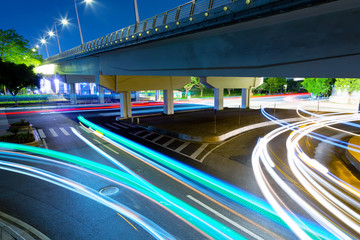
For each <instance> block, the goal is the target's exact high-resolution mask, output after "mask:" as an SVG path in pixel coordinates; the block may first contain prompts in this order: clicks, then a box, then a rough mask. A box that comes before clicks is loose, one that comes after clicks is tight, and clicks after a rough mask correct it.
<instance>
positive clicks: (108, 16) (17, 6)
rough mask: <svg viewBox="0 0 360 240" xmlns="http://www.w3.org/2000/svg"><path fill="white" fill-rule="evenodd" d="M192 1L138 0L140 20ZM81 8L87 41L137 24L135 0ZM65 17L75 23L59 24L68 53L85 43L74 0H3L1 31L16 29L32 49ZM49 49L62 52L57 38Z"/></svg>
mask: <svg viewBox="0 0 360 240" xmlns="http://www.w3.org/2000/svg"><path fill="white" fill-rule="evenodd" d="M189 1H190V0H138V7H139V16H140V21H142V20H145V19H146V18H149V17H152V16H155V15H157V14H159V13H162V12H165V11H167V10H170V9H172V8H174V7H177V6H179V5H181V4H184V3H187V2H189ZM77 6H78V11H79V17H80V23H81V28H82V33H83V37H84V42H88V41H91V40H94V39H96V38H98V37H101V36H104V35H106V34H108V33H111V32H114V31H116V30H118V29H121V28H123V27H127V26H129V25H132V24H134V22H135V14H134V7H133V0H95V4H92V5H91V6H90V5H85V3H84V2H83V1H82V0H77ZM62 17H67V19H69V20H70V23H71V24H69V25H68V26H66V27H62V26H61V25H57V26H58V31H59V38H60V45H61V49H62V51H66V50H68V49H71V48H73V47H76V46H79V45H80V44H81V41H80V35H79V30H78V25H77V19H76V14H75V7H74V0H0V29H2V30H6V29H10V28H13V29H15V30H16V31H17V33H19V34H20V35H22V36H24V37H25V38H26V39H27V40H29V42H30V44H31V46H32V47H33V46H35V45H36V44H37V43H39V41H40V39H41V38H42V37H43V36H45V35H46V34H47V31H48V30H49V29H54V23H55V22H56V21H59V19H60V18H62ZM47 46H48V50H49V55H50V56H52V55H55V54H58V53H59V49H58V45H57V40H56V37H55V36H54V37H53V38H51V39H49V40H48V43H47ZM40 54H42V55H43V57H44V58H46V57H47V56H46V51H45V47H41V48H40Z"/></svg>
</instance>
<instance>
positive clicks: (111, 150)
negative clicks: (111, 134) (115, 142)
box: [104, 145, 119, 154]
mask: <svg viewBox="0 0 360 240" xmlns="http://www.w3.org/2000/svg"><path fill="white" fill-rule="evenodd" d="M104 147H106V148H107V149H109V150H110V151H112V152H113V153H116V154H119V152H117V151H115V150H114V149H112V148H111V147H109V146H108V145H104Z"/></svg>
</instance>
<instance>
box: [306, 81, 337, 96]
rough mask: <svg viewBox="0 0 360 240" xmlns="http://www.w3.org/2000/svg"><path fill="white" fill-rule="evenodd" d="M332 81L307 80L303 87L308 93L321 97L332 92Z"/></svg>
mask: <svg viewBox="0 0 360 240" xmlns="http://www.w3.org/2000/svg"><path fill="white" fill-rule="evenodd" d="M331 81H332V79H331V78H305V79H304V82H303V83H302V85H303V86H304V88H305V89H306V90H307V91H308V92H310V93H312V94H314V95H315V96H319V95H321V94H327V93H329V92H330V90H331V85H330V83H331Z"/></svg>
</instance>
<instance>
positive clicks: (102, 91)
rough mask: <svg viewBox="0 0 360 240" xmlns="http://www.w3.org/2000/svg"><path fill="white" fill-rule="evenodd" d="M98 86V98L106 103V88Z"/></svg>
mask: <svg viewBox="0 0 360 240" xmlns="http://www.w3.org/2000/svg"><path fill="white" fill-rule="evenodd" d="M97 87H98V93H99V95H98V99H99V103H104V102H105V97H104V88H103V87H102V86H100V85H98V86H97Z"/></svg>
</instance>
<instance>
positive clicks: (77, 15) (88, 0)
mask: <svg viewBox="0 0 360 240" xmlns="http://www.w3.org/2000/svg"><path fill="white" fill-rule="evenodd" d="M84 2H85V3H86V4H88V3H92V2H93V0H84ZM74 5H75V12H76V18H77V22H78V26H79V33H80V39H81V44H84V39H83V35H82V32H81V25H80V19H79V13H78V10H77V5H76V0H74Z"/></svg>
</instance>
